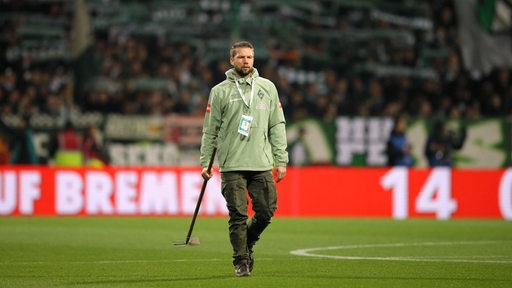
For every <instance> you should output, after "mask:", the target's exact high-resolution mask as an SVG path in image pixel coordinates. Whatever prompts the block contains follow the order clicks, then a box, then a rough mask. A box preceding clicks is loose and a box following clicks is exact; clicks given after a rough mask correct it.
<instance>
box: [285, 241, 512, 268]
mask: <svg viewBox="0 0 512 288" xmlns="http://www.w3.org/2000/svg"><path fill="white" fill-rule="evenodd" d="M504 243H512V242H506V241H457V242H422V243H388V244H360V245H343V246H330V247H313V248H306V249H299V250H293V251H290V254H292V255H297V256H306V257H317V258H329V259H338V260H378V261H415V262H467V263H500V264H512V260H492V259H467V258H468V257H469V258H481V257H486V258H496V257H507V256H503V255H498V256H497V255H489V256H482V255H470V256H450V257H444V256H443V257H435V256H432V257H431V256H427V257H425V256H412V257H368V256H347V255H325V254H318V253H315V252H318V251H328V250H349V249H368V248H396V247H414V246H455V245H495V244H504Z"/></svg>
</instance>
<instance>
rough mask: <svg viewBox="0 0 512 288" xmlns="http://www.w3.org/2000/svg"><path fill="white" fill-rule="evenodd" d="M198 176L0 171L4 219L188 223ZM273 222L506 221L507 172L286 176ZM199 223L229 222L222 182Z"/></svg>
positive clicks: (510, 183)
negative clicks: (172, 218)
mask: <svg viewBox="0 0 512 288" xmlns="http://www.w3.org/2000/svg"><path fill="white" fill-rule="evenodd" d="M202 181H203V180H202V178H201V175H200V169H199V168H168V167H165V168H148V167H144V168H142V167H141V168H132V167H117V168H108V169H86V168H83V169H62V168H52V167H45V166H24V167H23V166H3V167H0V215H2V216H18V215H33V216H61V215H62V216H86V215H87V216H95V215H115V216H123V215H130V216H146V215H147V216H160V215H163V216H167V215H191V214H192V213H193V211H194V208H195V204H196V201H197V197H198V195H199V191H200V189H201V185H202ZM277 187H278V194H279V200H278V205H279V207H278V211H277V214H276V216H293V217H388V218H395V219H406V218H420V217H429V218H438V219H450V218H501V219H512V169H499V170H495V169H493V170H456V169H449V168H435V169H407V168H345V167H305V168H288V171H287V176H286V178H285V179H284V180H283V181H281V182H280V183H278V184H277ZM200 214H201V215H212V216H219V215H227V211H226V208H225V202H224V199H223V198H222V195H221V194H220V177H219V175H215V176H214V177H213V178H212V179H211V180H210V181H209V183H208V186H207V189H206V193H205V197H204V199H203V203H202V206H201V210H200Z"/></svg>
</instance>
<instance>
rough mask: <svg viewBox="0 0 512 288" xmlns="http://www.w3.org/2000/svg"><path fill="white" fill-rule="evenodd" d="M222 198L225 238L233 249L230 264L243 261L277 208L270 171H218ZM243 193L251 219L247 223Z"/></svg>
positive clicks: (247, 257)
mask: <svg viewBox="0 0 512 288" xmlns="http://www.w3.org/2000/svg"><path fill="white" fill-rule="evenodd" d="M221 179H222V195H223V196H224V198H225V199H226V204H227V208H228V211H229V239H230V241H231V246H233V264H234V265H236V264H238V263H243V262H247V261H248V259H249V250H251V251H252V247H253V246H254V244H255V243H256V241H258V240H259V238H260V235H261V233H262V232H263V230H265V228H266V227H267V226H268V225H269V224H270V221H271V219H272V217H273V216H274V212H275V211H276V209H277V192H276V185H275V183H274V178H273V176H272V172H271V171H234V172H222V173H221ZM247 191H248V192H249V196H250V198H251V201H252V209H253V210H254V215H253V217H252V218H251V219H250V220H249V221H247V220H248V215H247V213H248V211H247V210H248V198H247Z"/></svg>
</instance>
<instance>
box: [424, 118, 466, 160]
mask: <svg viewBox="0 0 512 288" xmlns="http://www.w3.org/2000/svg"><path fill="white" fill-rule="evenodd" d="M465 140H466V129H465V127H461V129H460V131H458V132H456V131H455V130H451V129H446V126H445V123H444V121H442V120H437V121H436V122H435V123H434V127H433V129H432V132H431V133H430V135H429V136H428V138H427V142H426V144H425V156H426V157H427V160H428V164H429V166H431V167H436V166H448V167H451V166H452V163H453V158H452V151H453V150H459V149H461V148H462V146H463V145H464V142H465Z"/></svg>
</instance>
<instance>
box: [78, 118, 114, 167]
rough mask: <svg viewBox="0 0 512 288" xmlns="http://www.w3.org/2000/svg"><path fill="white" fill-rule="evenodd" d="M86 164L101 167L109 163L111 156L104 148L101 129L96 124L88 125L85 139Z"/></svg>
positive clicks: (84, 153)
mask: <svg viewBox="0 0 512 288" xmlns="http://www.w3.org/2000/svg"><path fill="white" fill-rule="evenodd" d="M83 155H84V164H85V165H87V166H90V167H96V168H101V167H104V166H106V165H108V164H109V157H108V154H107V153H106V151H105V149H103V145H102V140H101V137H100V133H99V130H98V128H97V127H96V126H88V127H87V128H86V129H85V131H84V139H83Z"/></svg>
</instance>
